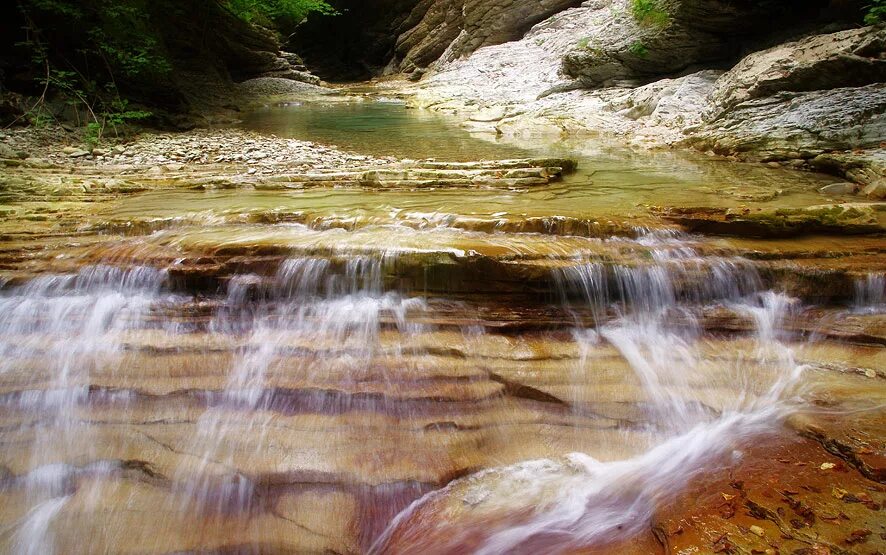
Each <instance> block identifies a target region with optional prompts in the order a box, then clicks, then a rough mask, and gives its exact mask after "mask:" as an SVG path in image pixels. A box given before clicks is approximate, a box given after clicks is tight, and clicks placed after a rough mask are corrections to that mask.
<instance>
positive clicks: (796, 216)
mask: <svg viewBox="0 0 886 555" xmlns="http://www.w3.org/2000/svg"><path fill="white" fill-rule="evenodd" d="M665 217H666V218H667V219H669V220H671V221H674V222H677V223H680V224H681V225H683V226H685V227H686V228H687V229H688V230H691V231H699V232H703V233H712V234H723V235H737V236H749V237H791V236H796V235H801V234H806V233H836V234H867V233H882V232H884V231H886V213H884V205H883V204H882V203H876V204H852V203H850V204H832V205H821V206H811V207H808V208H799V209H788V208H783V209H776V210H762V209H758V210H756V211H751V210H749V209H742V210H725V209H709V210H692V209H686V210H678V209H672V210H668V211H666V212H665Z"/></svg>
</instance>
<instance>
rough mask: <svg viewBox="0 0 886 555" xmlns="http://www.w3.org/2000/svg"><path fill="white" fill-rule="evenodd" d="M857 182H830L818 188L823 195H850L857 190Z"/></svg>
mask: <svg viewBox="0 0 886 555" xmlns="http://www.w3.org/2000/svg"><path fill="white" fill-rule="evenodd" d="M858 189H859V187H858V184H857V183H850V182H848V181H841V182H840V183H831V184H830V185H825V186H824V187H822V188H820V189H819V190H818V192H819V193H821V194H823V195H852V194H855V193H857V192H858Z"/></svg>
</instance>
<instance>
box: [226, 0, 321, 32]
mask: <svg viewBox="0 0 886 555" xmlns="http://www.w3.org/2000/svg"><path fill="white" fill-rule="evenodd" d="M225 5H226V6H227V7H228V9H230V10H231V11H232V12H233V13H234V14H235V15H236V16H237V17H239V18H240V19H242V20H244V21H248V22H251V23H257V24H259V25H262V26H264V27H275V28H277V29H278V30H280V31H282V32H287V33H288V32H291V31H292V30H293V29H295V27H296V26H297V25H298V24H299V23H301V22H302V21H304V19H305V18H306V17H307V16H308V15H310V14H311V13H319V14H324V15H334V14H336V13H337V12H336V11H335V8H333V7H332V6H330V5H329V4H327V3H326V2H325V0H226V1H225Z"/></svg>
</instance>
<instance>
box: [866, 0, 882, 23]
mask: <svg viewBox="0 0 886 555" xmlns="http://www.w3.org/2000/svg"><path fill="white" fill-rule="evenodd" d="M866 9H867V13H865V16H864V22H865V24H866V25H876V24H877V23H881V22H883V21H886V0H873V2H871V4H869V5H868V6H866Z"/></svg>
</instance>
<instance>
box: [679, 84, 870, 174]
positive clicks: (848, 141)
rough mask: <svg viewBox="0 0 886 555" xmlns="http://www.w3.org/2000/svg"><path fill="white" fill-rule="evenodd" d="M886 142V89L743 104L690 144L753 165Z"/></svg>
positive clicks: (780, 97)
mask: <svg viewBox="0 0 886 555" xmlns="http://www.w3.org/2000/svg"><path fill="white" fill-rule="evenodd" d="M883 137H886V84H884V83H876V84H872V85H867V86H865V87H851V88H839V89H832V90H821V91H810V92H781V93H778V94H776V95H773V96H770V97H765V98H757V99H753V100H748V101H746V102H742V103H741V104H738V105H737V106H735V107H734V108H733V109H731V110H730V111H728V112H726V113H725V114H723V115H721V116H720V117H719V118H717V119H715V120H713V121H710V122H708V123H707V124H706V125H705V127H704V128H703V129H702V130H700V131H699V133H697V134H696V135H695V136H693V137H691V138H690V139H688V142H689V143H690V144H693V145H695V146H696V147H698V148H701V149H702V150H713V151H714V152H717V153H718V154H739V155H741V156H743V157H745V158H748V159H752V160H788V159H796V158H804V159H811V158H814V157H816V156H818V155H820V154H824V153H827V152H831V151H845V150H852V149H872V148H878V147H879V146H880V143H881V141H882V140H883Z"/></svg>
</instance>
